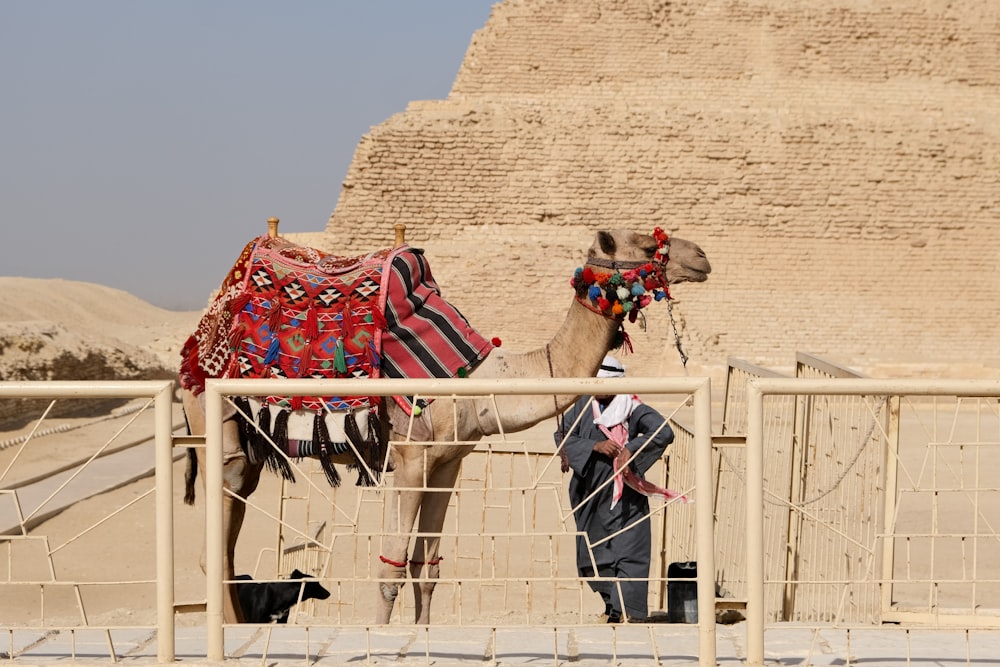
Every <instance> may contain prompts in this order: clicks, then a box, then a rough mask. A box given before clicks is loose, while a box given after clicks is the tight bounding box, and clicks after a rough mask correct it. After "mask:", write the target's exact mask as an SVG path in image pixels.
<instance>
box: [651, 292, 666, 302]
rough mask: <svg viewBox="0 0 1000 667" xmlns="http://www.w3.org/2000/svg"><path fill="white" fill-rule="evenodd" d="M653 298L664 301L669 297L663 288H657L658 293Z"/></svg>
mask: <svg viewBox="0 0 1000 667" xmlns="http://www.w3.org/2000/svg"><path fill="white" fill-rule="evenodd" d="M653 298H654V299H656V300H657V301H663V300H664V299H666V298H667V293H666V292H664V291H662V290H657V291H656V293H655V294H653Z"/></svg>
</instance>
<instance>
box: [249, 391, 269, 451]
mask: <svg viewBox="0 0 1000 667" xmlns="http://www.w3.org/2000/svg"><path fill="white" fill-rule="evenodd" d="M251 428H253V427H251ZM270 434H271V408H270V407H268V405H267V403H263V404H261V406H260V412H258V413H257V428H256V429H253V431H252V432H251V434H250V452H249V456H250V463H263V462H264V461H266V460H267V458H268V456H270V455H271V443H270V442H268V441H267V438H268V436H269V435H270Z"/></svg>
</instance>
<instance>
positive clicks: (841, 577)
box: [774, 353, 889, 623]
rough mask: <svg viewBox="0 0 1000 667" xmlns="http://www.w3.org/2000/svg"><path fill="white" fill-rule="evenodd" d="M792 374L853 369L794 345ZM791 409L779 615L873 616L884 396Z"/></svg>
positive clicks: (800, 400)
mask: <svg viewBox="0 0 1000 667" xmlns="http://www.w3.org/2000/svg"><path fill="white" fill-rule="evenodd" d="M796 375H797V376H798V377H811V378H831V379H832V378H846V377H859V374H857V373H854V372H852V371H850V369H844V368H839V367H837V366H836V365H835V364H832V363H830V362H824V361H823V360H820V359H817V358H816V357H811V356H809V355H804V354H801V353H800V354H799V355H797V360H796ZM774 400H787V399H785V398H784V397H775V399H774ZM796 411H797V416H796V420H795V421H796V429H795V432H796V434H797V435H796V442H797V443H799V446H797V447H796V448H795V451H794V454H793V457H792V465H791V467H790V474H789V480H790V485H789V495H788V496H787V498H788V508H789V516H788V519H789V549H788V558H787V560H786V562H787V565H786V576H785V580H786V581H785V593H784V599H783V608H782V613H781V616H780V618H781V619H782V620H786V621H801V622H805V621H818V622H831V621H833V622H850V623H877V622H879V620H880V611H879V587H878V579H877V575H876V573H877V563H878V560H879V553H878V550H877V548H876V546H877V539H878V531H879V527H880V525H881V518H882V514H881V512H882V505H881V499H882V498H883V497H884V494H883V492H884V459H885V447H886V436H887V433H888V423H889V399H888V398H887V397H885V396H840V395H821V396H800V397H797V398H796Z"/></svg>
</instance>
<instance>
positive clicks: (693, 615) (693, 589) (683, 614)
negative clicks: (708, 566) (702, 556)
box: [667, 560, 698, 623]
mask: <svg viewBox="0 0 1000 667" xmlns="http://www.w3.org/2000/svg"><path fill="white" fill-rule="evenodd" d="M697 576H698V564H697V563H696V562H695V561H693V560H689V561H685V562H683V563H671V564H670V565H669V566H668V567H667V622H668V623H697V622H698V582H697V581H695V578H696V577H697Z"/></svg>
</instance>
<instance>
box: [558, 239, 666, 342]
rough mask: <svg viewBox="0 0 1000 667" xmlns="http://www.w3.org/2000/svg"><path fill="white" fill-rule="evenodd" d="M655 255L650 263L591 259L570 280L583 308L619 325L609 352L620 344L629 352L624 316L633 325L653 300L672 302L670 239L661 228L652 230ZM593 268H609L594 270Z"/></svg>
mask: <svg viewBox="0 0 1000 667" xmlns="http://www.w3.org/2000/svg"><path fill="white" fill-rule="evenodd" d="M653 238H654V239H656V246H657V247H656V253H655V254H654V255H653V259H652V260H648V261H638V262H637V261H631V260H614V259H602V258H599V257H591V258H589V259H588V260H587V262H586V264H584V266H582V267H579V268H578V269H577V270H576V271H575V272H574V273H573V278H572V280H571V281H570V285H571V286H572V287H573V290H574V291H575V292H576V297H575V298H576V300H577V301H578V302H579V303H580V305H582V306H583V307H584V308H586V309H588V310H591V311H593V312H595V313H598V314H599V315H601V316H602V317H605V318H607V319H609V320H612V321H615V322H618V323H619V325H620V326H619V330H618V333H617V336H616V341H615V343H614V344H613V345H612V349H617V348H619V347H622V346H623V345H624V346H625V347H626V348H627V349H628V351H629V352H631V351H632V343H631V341H630V340H629V337H628V334H627V333H626V332H625V317H626V316H627V317H628V320H629V322H632V323H634V322H635V321H636V319H637V318H638V317H639V315H640V314H641V313H640V311H641V310H642V309H643V308H645V307H646V306H648V305H649V304H650V303H652V302H653V301H654V300H656V301H662V300H664V299H666V300H667V301H668V303H669V300H670V299H671V296H670V289H669V287H668V283H667V272H666V265H667V261H668V259H669V257H670V237H669V236H668V235H667V233H666V232H664V231H663V230H662V229H660V228H659V227H657V228H656V229H654V230H653ZM593 267H601V268H606V269H610V271H599V270H598V271H595V270H594V268H593Z"/></svg>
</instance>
